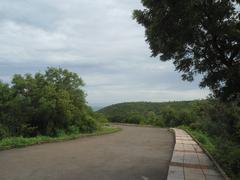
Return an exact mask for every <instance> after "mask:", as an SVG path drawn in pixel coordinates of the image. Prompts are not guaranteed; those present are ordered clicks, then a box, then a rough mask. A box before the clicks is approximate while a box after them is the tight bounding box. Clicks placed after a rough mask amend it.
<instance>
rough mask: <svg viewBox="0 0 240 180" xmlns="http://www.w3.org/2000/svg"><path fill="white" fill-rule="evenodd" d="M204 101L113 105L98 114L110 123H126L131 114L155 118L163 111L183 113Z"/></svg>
mask: <svg viewBox="0 0 240 180" xmlns="http://www.w3.org/2000/svg"><path fill="white" fill-rule="evenodd" d="M200 101H204V100H194V101H172V102H125V103H119V104H113V105H110V106H107V107H104V108H102V109H100V110H99V111H98V112H100V113H102V114H104V115H105V116H106V117H107V118H108V119H109V120H110V121H111V122H126V121H127V118H128V117H129V116H131V115H132V114H139V115H141V116H144V117H146V114H147V113H149V112H153V113H154V114H155V115H156V116H158V115H160V114H161V112H162V111H163V110H166V109H172V110H174V111H185V110H188V109H189V108H191V107H192V105H193V104H195V103H198V102H200Z"/></svg>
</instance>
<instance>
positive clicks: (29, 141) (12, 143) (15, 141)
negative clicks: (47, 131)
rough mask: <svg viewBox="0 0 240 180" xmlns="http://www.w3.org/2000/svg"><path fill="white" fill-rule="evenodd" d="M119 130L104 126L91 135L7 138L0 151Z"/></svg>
mask: <svg viewBox="0 0 240 180" xmlns="http://www.w3.org/2000/svg"><path fill="white" fill-rule="evenodd" d="M120 130H121V128H118V127H113V126H104V127H102V128H101V129H100V130H97V131H95V132H93V133H82V134H62V135H61V136H58V137H49V136H36V137H30V138H26V137H22V136H20V137H8V138H4V139H2V140H0V150H5V149H12V148H20V147H25V146H30V145H34V144H43V143H50V142H59V141H65V140H71V139H77V138H81V137H89V136H98V135H103V134H111V133H115V132H118V131H120Z"/></svg>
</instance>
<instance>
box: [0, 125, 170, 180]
mask: <svg viewBox="0 0 240 180" xmlns="http://www.w3.org/2000/svg"><path fill="white" fill-rule="evenodd" d="M121 127H122V128H123V131H121V132H118V133H115V134H109V135H103V136H96V137H88V138H80V139H76V140H72V141H66V142H60V143H50V144H43V145H35V146H31V147H27V148H22V149H12V150H7V151H1V152H0V180H135V179H136V180H137V179H138V180H141V179H142V180H155V179H156V180H165V179H166V178H167V172H168V166H169V162H170V159H171V155H172V151H173V143H174V137H173V134H171V133H170V132H168V130H166V129H160V128H148V127H132V126H131V127H130V126H121Z"/></svg>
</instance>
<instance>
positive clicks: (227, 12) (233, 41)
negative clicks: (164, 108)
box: [133, 0, 240, 100]
mask: <svg viewBox="0 0 240 180" xmlns="http://www.w3.org/2000/svg"><path fill="white" fill-rule="evenodd" d="M239 3H240V1H239V0H179V1H176V0H142V4H143V6H144V7H145V9H143V10H135V11H134V12H133V18H134V19H136V20H137V22H138V23H139V24H141V25H143V26H144V27H145V29H146V31H145V34H146V41H147V42H148V43H149V45H150V49H151V51H152V56H158V55H160V59H161V60H162V61H168V60H172V61H173V63H174V65H175V67H176V70H178V71H179V72H182V73H183V74H182V78H183V80H188V81H192V80H193V79H194V75H196V74H202V75H203V79H202V81H201V83H200V87H209V88H210V89H211V90H212V92H213V95H214V96H215V97H220V98H221V99H222V100H233V99H236V98H237V97H238V96H239V94H240V80H239V79H240V21H239V19H240V14H239V9H240V8H239Z"/></svg>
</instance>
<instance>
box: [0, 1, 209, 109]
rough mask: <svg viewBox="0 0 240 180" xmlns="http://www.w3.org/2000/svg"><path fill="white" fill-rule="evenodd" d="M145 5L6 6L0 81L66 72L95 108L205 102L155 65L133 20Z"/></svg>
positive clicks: (165, 67)
mask: <svg viewBox="0 0 240 180" xmlns="http://www.w3.org/2000/svg"><path fill="white" fill-rule="evenodd" d="M136 8H137V9H139V8H142V7H141V3H140V0H94V1H90V0H34V1H33V0H1V1H0V79H1V80H2V81H4V82H9V81H10V79H11V77H12V76H13V74H15V73H21V74H24V73H35V72H43V71H44V70H45V69H46V67H48V66H54V67H62V68H67V69H69V70H71V71H74V72H76V73H78V74H79V75H80V76H81V77H82V78H83V80H84V81H85V83H86V86H85V88H84V89H85V91H86V93H87V94H88V96H87V100H88V102H89V104H90V105H93V106H103V105H109V104H113V103H118V102H123V101H124V102H125V101H169V100H192V99H201V98H205V97H206V95H207V94H208V90H206V89H205V90H202V89H200V88H199V87H198V81H195V82H193V83H189V82H183V81H181V77H180V74H179V73H177V72H175V71H174V67H173V65H172V64H171V63H170V62H169V63H163V62H160V61H159V59H158V58H151V57H150V56H151V52H150V50H149V49H148V45H147V44H146V42H145V40H144V39H145V38H144V29H143V27H141V26H140V25H138V24H137V23H136V22H135V21H134V20H132V15H131V14H132V11H133V9H136Z"/></svg>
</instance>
